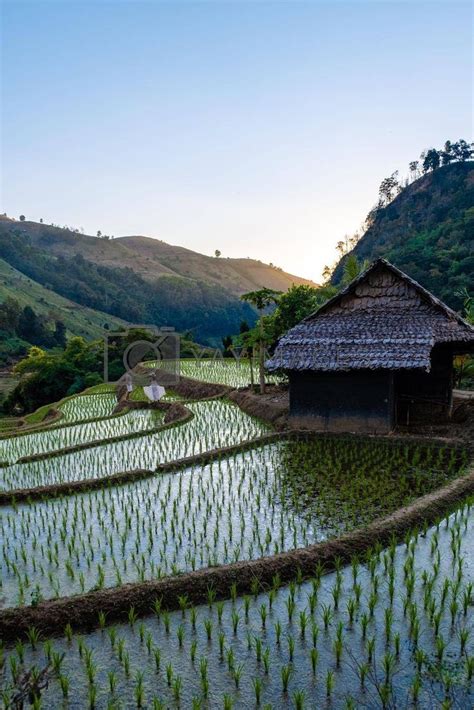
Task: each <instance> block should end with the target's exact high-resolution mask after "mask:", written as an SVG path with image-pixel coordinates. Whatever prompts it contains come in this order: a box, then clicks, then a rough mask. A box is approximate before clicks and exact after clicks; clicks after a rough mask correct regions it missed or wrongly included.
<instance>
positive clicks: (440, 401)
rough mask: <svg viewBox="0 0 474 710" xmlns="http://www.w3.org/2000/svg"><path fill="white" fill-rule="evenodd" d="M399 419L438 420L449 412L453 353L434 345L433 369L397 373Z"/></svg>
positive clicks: (407, 422) (395, 382)
mask: <svg viewBox="0 0 474 710" xmlns="http://www.w3.org/2000/svg"><path fill="white" fill-rule="evenodd" d="M394 391H395V402H396V419H397V423H399V424H410V423H412V422H420V421H430V420H436V421H439V420H440V417H447V416H448V415H449V413H450V409H451V403H452V394H453V354H452V351H451V350H450V349H448V348H443V347H442V346H440V347H438V348H434V349H433V353H432V355H431V371H430V372H420V371H419V370H404V371H399V372H396V373H395V377H394Z"/></svg>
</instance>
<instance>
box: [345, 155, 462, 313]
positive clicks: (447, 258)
mask: <svg viewBox="0 0 474 710" xmlns="http://www.w3.org/2000/svg"><path fill="white" fill-rule="evenodd" d="M372 219H373V221H372V224H371V225H370V227H369V228H368V229H367V231H366V232H365V234H364V235H363V236H362V238H361V239H360V240H359V241H358V243H357V244H356V246H355V247H354V248H353V249H352V250H351V251H350V252H349V253H350V254H353V255H355V256H356V257H357V258H358V259H359V261H363V260H364V259H367V260H369V261H372V260H373V259H375V258H377V257H380V256H383V257H385V258H386V259H388V260H389V261H391V262H392V263H393V264H395V265H396V266H398V267H399V268H400V269H402V270H403V271H405V272H407V273H408V274H409V275H410V276H411V277H413V278H414V279H416V280H417V281H419V282H420V283H421V284H422V285H423V286H425V288H427V289H429V290H430V291H432V293H434V294H435V295H436V296H438V297H439V298H441V299H442V300H443V301H445V302H446V303H447V304H448V305H450V306H451V307H453V308H455V309H456V310H460V309H462V306H463V296H462V295H461V293H460V292H461V291H462V290H463V289H467V290H468V291H472V290H473V288H474V276H473V275H474V162H471V161H467V162H461V163H453V164H450V165H445V166H441V167H438V168H436V169H434V170H433V171H431V172H427V173H426V174H425V175H423V176H422V177H420V178H419V179H417V180H415V181H414V182H413V183H411V184H410V185H408V186H407V187H405V188H404V189H402V190H401V192H400V194H398V195H397V196H396V197H395V198H394V199H393V200H392V201H391V202H390V203H389V204H387V205H385V206H381V207H379V208H378V209H376V210H375V211H374V212H373V213H372ZM346 259H347V255H345V256H343V257H342V259H341V261H340V262H339V264H338V265H337V267H336V269H335V271H334V273H333V277H332V281H333V283H335V284H338V283H340V281H341V279H342V276H343V273H344V263H345V261H346Z"/></svg>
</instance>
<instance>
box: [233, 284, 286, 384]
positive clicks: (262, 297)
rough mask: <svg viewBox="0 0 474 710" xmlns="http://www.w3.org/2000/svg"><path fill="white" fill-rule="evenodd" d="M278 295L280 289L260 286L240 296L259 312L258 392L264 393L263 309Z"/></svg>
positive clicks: (274, 301) (274, 300) (264, 336)
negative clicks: (256, 289)
mask: <svg viewBox="0 0 474 710" xmlns="http://www.w3.org/2000/svg"><path fill="white" fill-rule="evenodd" d="M280 296H281V291H275V290H274V289H271V288H261V289H259V290H258V291H250V292H249V293H244V294H243V295H242V296H241V297H240V298H241V300H242V301H246V302H247V303H250V304H252V306H255V308H256V309H257V310H258V312H259V314H260V318H259V321H258V349H259V376H260V394H265V344H266V341H267V337H266V334H265V326H264V321H263V311H264V310H265V308H268V306H270V305H272V304H273V303H277V302H278V299H279V297H280Z"/></svg>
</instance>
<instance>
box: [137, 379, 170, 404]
mask: <svg viewBox="0 0 474 710" xmlns="http://www.w3.org/2000/svg"><path fill="white" fill-rule="evenodd" d="M143 391H144V393H145V394H146V396H147V397H148V399H149V400H150V401H151V402H159V401H160V399H162V397H164V396H165V394H166V390H165V388H164V387H162V386H161V385H158V384H156V383H153V384H152V385H148V387H144V388H143Z"/></svg>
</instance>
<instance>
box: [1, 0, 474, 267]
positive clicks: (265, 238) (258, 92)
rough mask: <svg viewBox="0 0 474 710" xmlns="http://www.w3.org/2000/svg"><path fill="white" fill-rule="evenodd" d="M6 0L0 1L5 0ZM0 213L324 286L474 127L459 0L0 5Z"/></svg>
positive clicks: (468, 29) (466, 12)
mask: <svg viewBox="0 0 474 710" xmlns="http://www.w3.org/2000/svg"><path fill="white" fill-rule="evenodd" d="M0 1H1V0H0ZM1 10H2V17H1V90H2V93H1V126H0V128H1V154H0V167H1V175H0V176H1V181H0V182H1V192H0V211H1V212H7V214H8V215H10V216H13V217H16V218H18V216H19V215H20V214H24V215H26V218H27V219H32V220H39V219H40V218H42V219H43V220H44V221H45V222H47V223H51V222H53V223H55V224H59V225H61V226H62V225H69V226H71V227H78V228H80V227H82V228H83V229H84V230H85V232H86V233H87V234H95V233H96V232H97V230H101V231H102V232H103V233H106V234H112V235H115V236H116V237H118V236H124V235H130V234H142V235H147V236H150V237H155V238H158V239H162V240H164V241H166V242H169V243H171V244H179V245H181V246H185V247H187V248H189V249H194V250H196V251H200V252H202V253H205V254H213V253H214V251H215V250H216V249H219V250H220V251H221V252H222V256H223V257H247V256H249V257H252V258H257V259H261V260H262V261H266V262H273V263H274V264H276V265H278V266H281V267H282V268H284V269H285V270H287V271H290V272H291V273H294V274H298V275H301V276H305V277H307V278H312V279H314V280H315V281H320V280H321V273H322V270H323V267H324V266H325V265H326V264H330V263H331V262H334V260H335V258H336V251H335V246H336V243H337V242H338V241H339V240H340V239H341V238H342V237H343V236H344V235H345V234H352V233H354V232H355V231H356V230H357V229H359V227H360V225H361V224H362V223H363V220H364V218H365V216H366V215H367V213H368V211H369V210H370V208H371V207H372V206H373V205H374V203H375V202H376V200H377V193H378V186H379V184H380V182H381V180H382V179H383V178H384V177H385V176H387V175H389V174H391V173H392V172H393V171H394V170H397V169H398V170H399V171H400V174H401V175H402V176H404V175H406V174H407V173H408V162H409V161H410V160H414V159H417V158H418V157H419V154H420V152H421V151H422V150H423V149H426V148H428V147H430V146H435V147H441V146H442V145H443V144H444V142H445V141H446V140H447V139H451V140H456V139H458V138H461V137H462V138H466V139H467V140H469V139H470V138H471V136H472V99H473V93H472V60H473V57H472V29H473V27H472V4H471V3H466V2H463V3H457V2H443V1H441V0H440V1H433V0H432V1H430V2H416V1H414V2H413V1H412V2H408V1H399V2H389V1H385V0H372V1H371V2H367V1H366V0H352V1H350V2H339V1H338V0H332V2H319V1H312V2H299V1H298V0H291V1H289V2H263V1H256V0H254V1H249V2H229V1H227V0H221V1H215V2H184V1H180V0H174V1H173V2H158V1H153V0H149V1H147V2H141V1H135V0H129V1H122V0H98V1H96V2H77V1H76V0H57V1H54V2H43V1H42V0H36V1H35V2H24V1H23V0H15V1H14V2H13V0H11V1H10V0H3V1H1Z"/></svg>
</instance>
